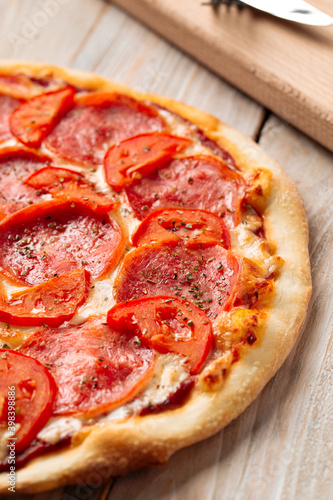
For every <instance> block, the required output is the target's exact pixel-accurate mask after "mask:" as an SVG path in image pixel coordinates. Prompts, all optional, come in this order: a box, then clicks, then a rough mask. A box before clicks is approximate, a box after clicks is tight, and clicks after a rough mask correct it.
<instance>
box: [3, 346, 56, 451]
mask: <svg viewBox="0 0 333 500" xmlns="http://www.w3.org/2000/svg"><path fill="white" fill-rule="evenodd" d="M0 371H1V377H0V423H1V424H5V425H6V428H8V430H9V434H10V435H11V436H12V437H13V438H15V451H16V452H20V451H22V450H24V449H25V448H26V447H27V446H29V444H30V443H31V442H32V440H33V439H34V438H35V437H36V435H37V433H38V432H39V431H40V430H41V429H42V428H43V427H44V425H45V424H46V422H47V421H48V420H49V418H50V416H51V415H52V405H53V402H54V399H55V395H56V385H55V383H54V380H53V378H52V376H51V375H50V374H49V373H48V371H47V369H46V368H45V367H44V366H43V365H42V364H41V363H39V362H38V361H37V360H36V359H33V358H31V357H28V356H25V355H24V354H21V353H19V352H16V351H6V350H5V349H0ZM12 423H13V424H12ZM11 424H12V425H11ZM15 424H17V427H16V429H15Z"/></svg>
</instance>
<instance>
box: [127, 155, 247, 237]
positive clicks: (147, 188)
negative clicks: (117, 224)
mask: <svg viewBox="0 0 333 500" xmlns="http://www.w3.org/2000/svg"><path fill="white" fill-rule="evenodd" d="M245 187H246V186H245V181H244V179H243V178H242V176H241V175H240V174H239V173H238V172H235V171H234V170H231V169H230V168H229V167H228V166H227V165H226V163H225V162H224V161H223V160H222V159H220V158H219V157H214V156H205V155H200V156H188V157H185V156H184V157H181V158H177V159H174V160H173V161H171V163H169V165H168V166H166V167H163V168H160V169H159V170H158V171H157V172H154V173H151V174H150V175H148V176H144V177H143V178H142V179H141V180H137V181H136V182H135V183H133V184H131V185H129V186H127V187H126V188H125V190H126V193H127V196H128V199H129V202H130V204H131V206H132V207H133V210H134V212H135V214H136V216H137V217H138V218H139V219H140V220H143V219H144V218H145V217H146V216H147V215H148V214H149V213H151V212H152V211H153V210H156V209H158V208H168V207H180V208H198V209H202V210H207V211H209V212H213V213H215V214H217V215H219V216H220V217H222V218H223V220H224V222H225V223H226V224H227V226H228V227H229V228H232V227H234V226H235V225H237V224H238V223H239V219H240V210H241V205H242V202H243V199H244V196H245Z"/></svg>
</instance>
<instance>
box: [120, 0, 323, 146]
mask: <svg viewBox="0 0 333 500" xmlns="http://www.w3.org/2000/svg"><path fill="white" fill-rule="evenodd" d="M203 1H204V0H114V3H116V4H118V5H119V6H120V7H123V8H124V9H126V10H127V11H128V12H130V13H131V14H133V15H134V16H135V17H137V18H138V19H140V20H141V21H143V22H144V23H146V24H147V25H148V26H150V27H151V28H153V29H154V30H156V31H157V32H158V33H160V34H161V35H162V36H164V37H165V38H167V39H168V40H169V41H171V42H172V43H174V44H176V45H178V46H179V47H180V48H182V49H183V50H184V51H186V52H188V53H189V54H191V55H192V56H193V57H195V58H196V59H197V60H198V61H200V62H201V63H203V64H205V65H206V66H208V67H209V68H210V69H212V70H213V71H214V72H216V73H217V74H218V75H220V76H222V77H223V78H224V79H225V80H227V81H228V82H230V83H231V84H232V85H234V86H236V87H238V88H239V89H241V90H242V91H243V92H245V93H246V94H248V95H249V96H251V97H252V98H254V99H255V100H257V101H259V102H260V103H261V104H263V105H264V106H265V107H267V108H269V109H270V110H272V111H273V112H275V113H276V114H277V115H279V116H280V117H282V118H284V119H285V120H287V121H288V122H289V123H291V124H292V125H294V126H295V127H297V128H299V129H300V130H302V131H303V132H305V133H306V134H308V135H309V136H310V137H312V138H313V139H315V140H316V141H318V142H319V143H321V144H322V145H324V146H326V147H327V148H328V149H330V150H331V151H333V26H331V27H323V28H317V27H310V26H304V25H300V24H295V23H291V22H287V21H283V20H280V19H277V18H273V17H271V16H269V15H266V14H264V13H260V12H259V11H256V10H253V9H250V8H243V9H239V8H237V7H236V6H233V7H229V8H228V7H226V6H223V7H220V8H219V9H218V10H214V9H213V8H212V7H210V6H204V5H202V2H203ZM311 3H312V4H313V5H314V6H316V7H318V8H320V9H322V10H323V11H325V12H326V13H327V14H330V15H332V16H333V2H332V0H311ZM217 105H218V103H217Z"/></svg>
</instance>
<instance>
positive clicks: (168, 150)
mask: <svg viewBox="0 0 333 500" xmlns="http://www.w3.org/2000/svg"><path fill="white" fill-rule="evenodd" d="M190 144H192V141H191V140H190V139H185V138H183V137H177V136H174V135H170V134H166V133H163V132H161V133H157V132H155V133H151V134H141V135H137V136H135V137H131V138H130V139H126V140H125V141H122V142H121V143H119V144H114V145H113V146H112V147H111V148H110V149H109V151H108V152H107V154H106V155H105V158H104V169H105V176H106V182H107V183H108V184H109V185H110V186H111V187H113V189H114V190H115V191H121V190H122V188H123V187H124V186H126V185H127V184H131V183H132V182H133V181H134V180H135V179H136V178H139V179H140V178H141V177H142V176H143V175H147V174H150V173H151V172H153V171H154V170H155V169H156V168H158V167H161V166H163V165H164V164H165V163H166V162H167V161H168V160H170V159H171V158H172V157H173V156H174V155H175V154H176V153H180V152H182V151H184V149H185V148H186V147H187V146H189V145H190Z"/></svg>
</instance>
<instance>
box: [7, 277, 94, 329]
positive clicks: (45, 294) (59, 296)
mask: <svg viewBox="0 0 333 500" xmlns="http://www.w3.org/2000/svg"><path fill="white" fill-rule="evenodd" d="M89 282H90V276H89V273H88V272H87V271H85V270H83V269H80V270H79V271H74V272H72V273H68V274H64V275H62V276H59V277H57V278H53V279H51V280H49V281H47V282H46V283H42V284H41V285H37V286H35V287H32V288H29V289H28V290H24V291H23V292H17V293H14V294H13V295H12V296H11V298H10V299H9V300H8V299H5V298H4V297H0V321H4V322H6V323H11V324H13V325H24V326H42V325H43V324H44V323H45V324H46V325H48V326H59V325H61V324H62V323H64V321H67V320H69V319H71V317H72V316H74V314H75V311H76V309H77V308H78V307H79V306H80V305H81V304H83V303H84V302H85V300H86V298H87V296H88V293H89Z"/></svg>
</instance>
